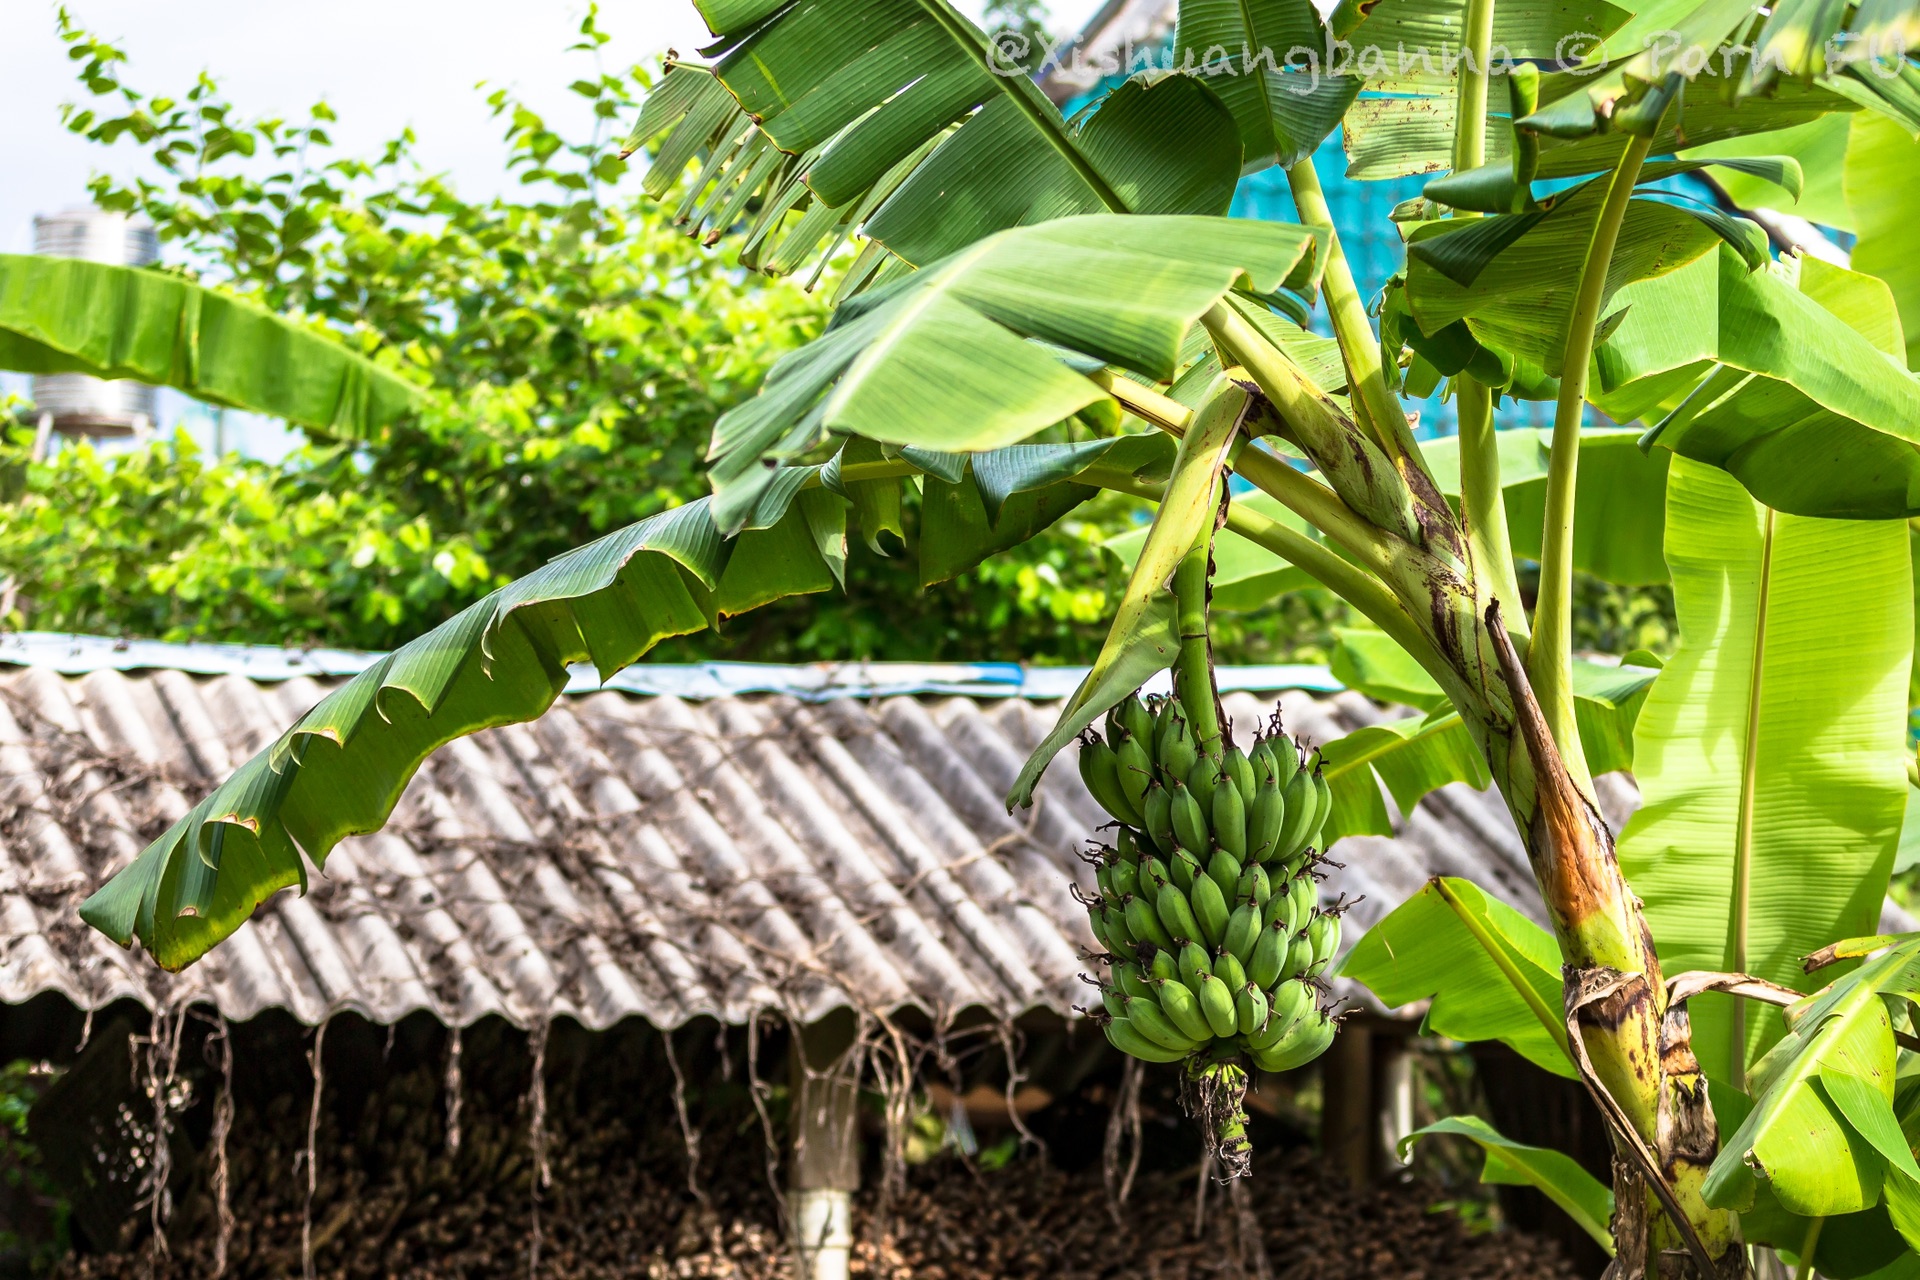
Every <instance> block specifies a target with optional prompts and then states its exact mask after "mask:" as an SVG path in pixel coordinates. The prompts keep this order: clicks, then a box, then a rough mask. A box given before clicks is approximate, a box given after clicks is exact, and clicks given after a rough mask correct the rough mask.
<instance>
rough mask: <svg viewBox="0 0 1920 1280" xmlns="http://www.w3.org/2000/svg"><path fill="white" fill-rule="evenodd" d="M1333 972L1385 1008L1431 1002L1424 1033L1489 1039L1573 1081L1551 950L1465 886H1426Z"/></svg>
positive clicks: (1525, 924) (1543, 937) (1505, 910)
mask: <svg viewBox="0 0 1920 1280" xmlns="http://www.w3.org/2000/svg"><path fill="white" fill-rule="evenodd" d="M1339 973H1340V976H1341V977H1343V978H1351V979H1353V980H1354V981H1355V982H1359V983H1362V984H1364V985H1365V986H1366V988H1367V989H1368V990H1369V991H1371V992H1373V994H1374V995H1376V996H1378V997H1379V998H1380V1001H1381V1003H1383V1004H1385V1005H1386V1006H1387V1007H1388V1008H1390V1009H1391V1008H1398V1007H1399V1006H1401V1005H1404V1004H1410V1003H1412V1002H1413V1001H1415V1000H1428V1001H1430V1002H1431V1003H1430V1004H1429V1005H1428V1006H1427V1014H1426V1017H1425V1018H1424V1019H1423V1020H1422V1022H1421V1027H1422V1029H1423V1030H1424V1031H1429V1032H1431V1033H1433V1034H1435V1035H1441V1036H1446V1037H1447V1038H1449V1039H1452V1040H1464V1041H1474V1040H1498V1041H1500V1042H1501V1043H1502V1044H1504V1045H1506V1046H1507V1047H1508V1048H1510V1049H1512V1050H1513V1051H1514V1052H1516V1053H1518V1054H1520V1055H1521V1056H1522V1057H1524V1058H1526V1059H1527V1060H1528V1061H1529V1062H1532V1063H1533V1064H1535V1065H1536V1066H1539V1067H1543V1068H1545V1069H1546V1070H1548V1071H1551V1072H1553V1073H1554V1074H1555V1075H1557V1076H1564V1077H1566V1078H1567V1079H1569V1080H1574V1079H1578V1078H1579V1074H1578V1072H1577V1071H1576V1070H1575V1069H1574V1065H1573V1059H1572V1057H1571V1056H1569V1054H1568V1052H1567V1028H1566V1023H1565V1021H1564V1019H1563V1018H1562V1017H1561V1015H1560V1008H1561V999H1562V997H1561V978H1560V944H1559V943H1557V942H1555V941H1554V940H1553V935H1552V934H1550V933H1548V932H1547V931H1546V930H1545V929H1542V928H1541V927H1540V926H1539V925H1537V924H1535V923H1534V922H1533V921H1531V920H1529V919H1527V918H1526V917H1525V916H1523V915H1521V914H1520V913H1519V912H1518V911H1515V910H1514V909H1513V908H1512V907H1510V906H1508V905H1507V904H1506V903H1504V902H1501V901H1500V900H1499V899H1497V898H1491V897H1488V896H1487V895H1486V894H1485V893H1484V892H1482V891H1481V890H1480V888H1479V887H1478V886H1476V885H1474V884H1472V883H1471V882H1469V881H1466V880H1457V879H1453V878H1451V877H1447V878H1441V877H1436V878H1434V879H1433V880H1430V881H1428V882H1427V884H1426V887H1424V888H1423V889H1421V890H1420V892H1419V893H1416V894H1415V895H1413V897H1411V898H1408V899H1407V900H1406V901H1405V902H1403V903H1401V904H1400V905H1399V906H1398V907H1395V908H1394V909H1393V911H1392V912H1391V913H1390V914H1389V915H1388V916H1387V917H1386V919H1384V920H1382V921H1380V922H1379V923H1378V924H1376V925H1374V926H1373V928H1371V929H1369V930H1367V932H1366V933H1365V935H1364V936H1362V937H1361V939H1360V941H1358V942H1356V943H1354V944H1353V950H1351V951H1349V952H1348V953H1347V956H1346V958H1345V959H1344V960H1342V961H1341V962H1340V966H1339Z"/></svg>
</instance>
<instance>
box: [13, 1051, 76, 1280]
mask: <svg viewBox="0 0 1920 1280" xmlns="http://www.w3.org/2000/svg"><path fill="white" fill-rule="evenodd" d="M49 1073H50V1070H49V1068H48V1067H47V1065H46V1064H45V1063H33V1062H28V1061H25V1060H17V1061H14V1062H9V1063H7V1064H6V1065H5V1066H0V1203H5V1204H7V1205H8V1206H9V1207H10V1208H11V1209H12V1211H13V1212H12V1214H11V1215H9V1216H8V1217H7V1218H5V1219H0V1259H5V1260H7V1261H9V1262H12V1263H13V1264H14V1265H24V1266H25V1268H26V1273H27V1274H30V1275H44V1274H46V1273H47V1272H49V1271H51V1270H52V1269H53V1267H54V1264H55V1263H57V1262H59V1261H60V1260H61V1259H62V1258H64V1257H66V1256H67V1252H68V1249H69V1248H70V1247H71V1246H70V1243H69V1229H68V1208H67V1204H66V1201H64V1200H62V1199H61V1198H60V1195H59V1193H58V1191H57V1190H56V1189H55V1187H54V1186H53V1183H52V1181H51V1179H49V1178H48V1177H47V1174H46V1170H45V1168H44V1167H43V1165H42V1162H41V1159H40V1152H39V1150H38V1148H36V1147H35V1146H34V1145H33V1143H32V1141H31V1140H30V1139H29V1138H28V1137H27V1113H28V1112H29V1111H30V1110H31V1109H32V1107H33V1104H34V1103H35V1102H36V1101H37V1100H38V1099H39V1097H40V1094H41V1093H42V1092H43V1091H44V1089H45V1088H46V1081H47V1077H48V1075H49Z"/></svg>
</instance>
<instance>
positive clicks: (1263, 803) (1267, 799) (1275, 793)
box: [1247, 782, 1287, 862]
mask: <svg viewBox="0 0 1920 1280" xmlns="http://www.w3.org/2000/svg"><path fill="white" fill-rule="evenodd" d="M1286 819H1287V798H1286V795H1285V793H1283V792H1282V791H1281V790H1280V786H1279V784H1278V783H1275V782H1263V783H1261V784H1260V787H1259V790H1258V791H1256V792H1255V794H1254V797H1253V807H1252V809H1250V810H1249V811H1248V813H1247V857H1248V859H1249V860H1251V861H1253V862H1267V861H1270V860H1271V859H1272V858H1273V857H1274V853H1275V850H1277V849H1278V848H1279V846H1280V832H1281V829H1282V828H1283V827H1284V826H1285V825H1286Z"/></svg>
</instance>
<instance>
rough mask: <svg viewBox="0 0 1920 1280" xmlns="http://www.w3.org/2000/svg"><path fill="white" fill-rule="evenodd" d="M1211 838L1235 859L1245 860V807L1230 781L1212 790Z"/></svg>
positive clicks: (1237, 789) (1236, 789)
mask: <svg viewBox="0 0 1920 1280" xmlns="http://www.w3.org/2000/svg"><path fill="white" fill-rule="evenodd" d="M1213 838H1214V840H1215V841H1216V842H1218V843H1219V845H1220V847H1221V848H1222V849H1225V850H1226V851H1227V852H1228V853H1231V854H1232V855H1233V856H1234V857H1235V858H1236V859H1239V860H1240V861H1243V862H1244V861H1245V860H1246V857H1247V805H1246V801H1244V800H1242V799H1241V798H1240V789H1239V788H1238V787H1236V786H1234V785H1232V783H1231V782H1230V781H1223V782H1222V784H1221V785H1220V786H1217V787H1215V788H1214V789H1213Z"/></svg>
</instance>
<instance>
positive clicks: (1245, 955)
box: [1221, 898, 1260, 965]
mask: <svg viewBox="0 0 1920 1280" xmlns="http://www.w3.org/2000/svg"><path fill="white" fill-rule="evenodd" d="M1259 940H1260V908H1259V907H1257V906H1255V905H1254V903H1253V900H1252V899H1251V898H1249V899H1247V900H1246V901H1244V902H1242V903H1241V904H1240V905H1239V906H1237V907H1235V908H1234V909H1233V914H1232V915H1231V916H1229V917H1227V934H1226V937H1225V938H1224V939H1222V940H1221V945H1222V946H1224V947H1226V949H1227V950H1228V951H1230V952H1232V953H1233V955H1234V958H1235V959H1237V960H1239V961H1240V963H1241V964H1243V965H1245V964H1248V963H1250V962H1251V961H1252V960H1253V944H1254V943H1256V942H1258V941H1259Z"/></svg>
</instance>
